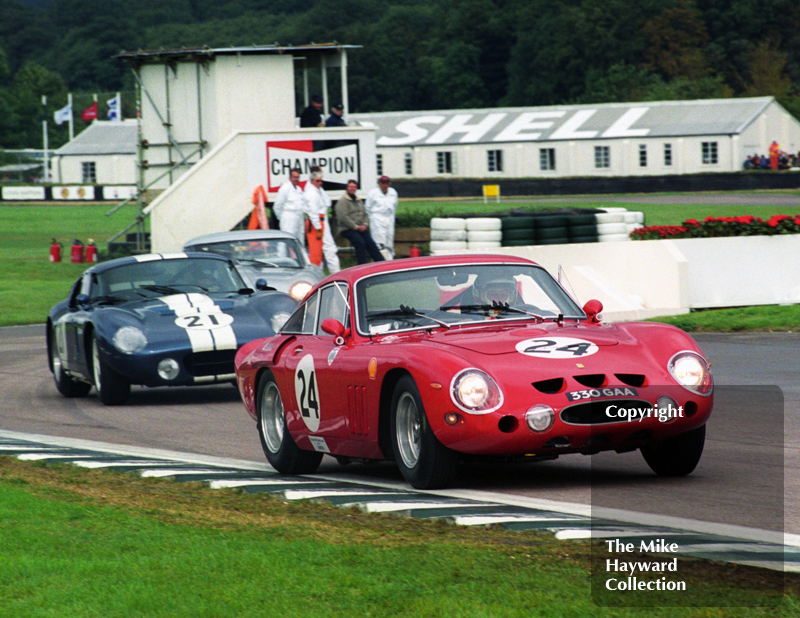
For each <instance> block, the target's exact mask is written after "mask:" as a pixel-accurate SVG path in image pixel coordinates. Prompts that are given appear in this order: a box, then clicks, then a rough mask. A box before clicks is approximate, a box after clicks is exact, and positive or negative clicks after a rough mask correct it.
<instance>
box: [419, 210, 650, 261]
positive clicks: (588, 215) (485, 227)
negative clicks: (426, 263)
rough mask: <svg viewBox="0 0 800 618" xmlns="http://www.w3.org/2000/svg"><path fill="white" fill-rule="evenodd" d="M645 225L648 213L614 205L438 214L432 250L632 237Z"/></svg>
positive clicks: (518, 245) (608, 240)
mask: <svg viewBox="0 0 800 618" xmlns="http://www.w3.org/2000/svg"><path fill="white" fill-rule="evenodd" d="M643 225H644V213H642V212H636V211H628V210H627V209H625V208H622V207H617V206H610V207H608V208H602V209H598V210H597V211H593V212H586V211H582V212H580V211H579V212H572V213H569V212H568V213H563V211H562V212H559V213H558V214H549V213H542V214H537V215H524V214H521V213H517V212H515V213H513V214H512V215H510V216H501V217H434V218H432V219H431V246H430V250H431V253H436V252H437V251H462V250H473V251H483V250H489V251H491V249H493V248H495V247H500V246H504V247H525V246H530V245H555V244H567V243H592V242H618V241H623V240H629V239H630V238H629V234H630V232H631V231H633V230H635V229H637V228H639V227H642V226H643Z"/></svg>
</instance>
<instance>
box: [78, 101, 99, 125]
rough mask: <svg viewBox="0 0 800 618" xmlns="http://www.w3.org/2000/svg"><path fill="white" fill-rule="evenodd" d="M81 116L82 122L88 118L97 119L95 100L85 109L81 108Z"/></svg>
mask: <svg viewBox="0 0 800 618" xmlns="http://www.w3.org/2000/svg"><path fill="white" fill-rule="evenodd" d="M81 118H83V120H84V122H89V121H90V120H95V119H97V101H95V102H94V103H92V104H91V105H90V106H89V107H87V108H86V109H85V110H83V113H82V114H81Z"/></svg>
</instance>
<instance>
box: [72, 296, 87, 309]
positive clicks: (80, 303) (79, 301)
mask: <svg viewBox="0 0 800 618" xmlns="http://www.w3.org/2000/svg"><path fill="white" fill-rule="evenodd" d="M75 306H76V307H80V308H81V309H85V308H86V307H88V306H89V295H88V294H78V296H77V297H76V298H75Z"/></svg>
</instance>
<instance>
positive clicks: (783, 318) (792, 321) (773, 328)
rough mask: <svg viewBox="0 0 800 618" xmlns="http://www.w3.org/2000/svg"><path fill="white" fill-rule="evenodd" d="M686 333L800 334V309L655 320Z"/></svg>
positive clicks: (707, 312)
mask: <svg viewBox="0 0 800 618" xmlns="http://www.w3.org/2000/svg"><path fill="white" fill-rule="evenodd" d="M654 321H657V322H666V323H667V324H672V325H673V326H677V327H678V328H682V329H683V330H685V331H688V332H693V331H714V332H729V333H733V332H741V331H768V332H789V331H798V330H800V305H785V306H784V305H766V306H760V307H736V308H731V309H708V310H704V311H695V312H692V313H688V314H685V315H675V316H670V317H661V318H654Z"/></svg>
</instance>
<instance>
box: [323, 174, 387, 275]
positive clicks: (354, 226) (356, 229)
mask: <svg viewBox="0 0 800 618" xmlns="http://www.w3.org/2000/svg"><path fill="white" fill-rule="evenodd" d="M356 191H358V183H357V182H356V181H355V180H348V181H347V192H346V193H345V194H344V195H342V197H340V198H339V201H338V202H336V208H335V211H336V221H337V222H338V225H339V234H341V235H342V237H344V238H346V239H347V240H349V241H350V244H351V245H353V249H355V251H356V262H358V263H359V264H366V263H367V253H369V255H370V256H371V257H372V259H373V260H375V261H376V262H382V261H383V260H384V257H383V255H382V254H381V251H380V249H378V246H377V245H376V244H375V241H374V240H372V235H371V234H370V233H369V217H368V216H367V210H366V208H364V200H362V199H361V198H360V197H358V196H357V195H356Z"/></svg>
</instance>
